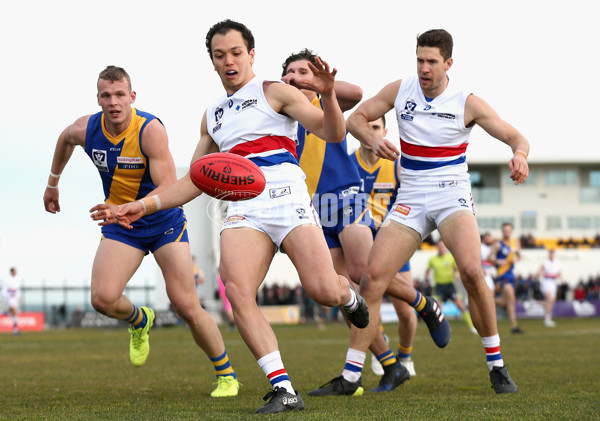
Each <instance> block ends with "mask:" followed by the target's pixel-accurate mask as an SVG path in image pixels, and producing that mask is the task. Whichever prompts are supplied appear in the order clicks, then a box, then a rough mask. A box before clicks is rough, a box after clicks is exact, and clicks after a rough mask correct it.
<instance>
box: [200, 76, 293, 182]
mask: <svg viewBox="0 0 600 421" xmlns="http://www.w3.org/2000/svg"><path fill="white" fill-rule="evenodd" d="M274 82H275V83H277V82H279V81H274ZM263 83H264V81H263V80H259V79H258V78H256V77H254V78H253V79H252V80H250V82H248V83H247V84H246V85H245V86H244V87H242V88H241V89H240V90H239V91H237V92H235V93H234V94H233V95H231V96H228V95H223V96H222V97H221V98H219V99H218V100H217V101H216V102H215V103H214V104H213V105H212V106H210V107H208V109H207V110H206V123H207V129H208V134H209V135H210V136H211V137H212V139H213V140H214V141H215V143H216V144H217V146H219V150H220V151H221V152H231V153H235V154H238V155H241V156H244V157H246V158H248V159H250V160H251V161H253V162H254V163H255V164H257V165H258V166H259V167H261V168H262V169H263V172H265V177H267V182H268V181H272V180H270V179H269V178H270V177H269V175H272V174H273V173H277V172H278V171H268V168H267V167H271V166H278V167H279V164H285V163H287V164H291V165H293V166H296V167H297V170H299V169H300V167H298V161H297V156H296V138H297V132H298V123H297V122H296V120H294V119H292V118H290V117H287V116H284V115H281V114H278V113H276V112H275V111H274V110H273V109H272V108H271V106H270V105H269V103H268V102H267V99H266V98H265V93H264V90H263ZM284 167H287V166H285V165H284ZM281 169H282V168H281V167H279V170H281ZM297 170H296V169H291V171H293V172H296V171H297ZM300 173H302V171H301V170H300ZM302 176H304V173H302Z"/></svg>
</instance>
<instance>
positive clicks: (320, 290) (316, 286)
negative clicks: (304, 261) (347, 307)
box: [305, 281, 345, 307]
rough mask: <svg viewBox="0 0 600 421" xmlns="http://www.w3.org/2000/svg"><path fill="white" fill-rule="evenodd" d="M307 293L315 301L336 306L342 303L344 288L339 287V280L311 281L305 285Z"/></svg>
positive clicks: (328, 305)
mask: <svg viewBox="0 0 600 421" xmlns="http://www.w3.org/2000/svg"><path fill="white" fill-rule="evenodd" d="M305 289H306V292H307V294H308V295H309V296H310V297H311V298H312V299H313V300H315V301H316V302H317V303H319V304H321V305H324V306H327V307H336V306H339V305H342V304H345V303H343V302H342V301H343V298H342V297H343V294H344V290H343V289H342V288H340V283H339V282H335V283H333V282H331V283H330V282H325V281H323V282H321V281H317V282H312V283H311V284H310V285H307V286H305Z"/></svg>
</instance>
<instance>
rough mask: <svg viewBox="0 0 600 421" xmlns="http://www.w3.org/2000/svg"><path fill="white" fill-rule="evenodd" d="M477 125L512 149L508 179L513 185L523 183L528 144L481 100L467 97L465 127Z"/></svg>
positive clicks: (526, 172)
mask: <svg viewBox="0 0 600 421" xmlns="http://www.w3.org/2000/svg"><path fill="white" fill-rule="evenodd" d="M474 124H477V125H479V126H480V127H481V128H482V129H483V130H485V131H486V132H487V133H488V134H489V135H490V136H492V137H495V138H496V139H498V140H500V141H501V142H504V143H506V144H507V145H508V146H510V148H511V149H512V152H513V156H512V158H511V159H510V161H508V167H509V168H510V179H511V180H513V181H514V182H515V184H520V183H523V182H524V181H525V180H526V179H527V177H528V175H529V166H528V165H527V156H528V155H529V142H528V141H527V139H526V138H525V136H523V135H522V134H521V133H520V132H519V131H518V130H517V129H515V128H514V127H513V126H511V125H510V124H509V123H507V122H506V121H504V120H502V119H501V118H500V116H499V115H498V113H497V112H496V111H495V110H494V109H493V108H492V107H490V106H489V105H488V103H487V102H485V101H484V100H483V99H481V98H479V97H477V96H475V95H469V97H468V98H467V102H466V104H465V125H466V126H467V127H469V126H472V125H474Z"/></svg>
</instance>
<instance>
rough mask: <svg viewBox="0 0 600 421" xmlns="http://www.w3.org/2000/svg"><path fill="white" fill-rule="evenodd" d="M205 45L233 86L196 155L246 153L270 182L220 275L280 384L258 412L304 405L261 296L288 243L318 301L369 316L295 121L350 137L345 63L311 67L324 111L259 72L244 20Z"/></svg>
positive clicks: (215, 31)
mask: <svg viewBox="0 0 600 421" xmlns="http://www.w3.org/2000/svg"><path fill="white" fill-rule="evenodd" d="M206 47H207V49H208V53H209V55H210V59H211V61H212V64H213V66H214V69H215V71H216V72H217V74H218V75H219V77H220V79H221V82H222V84H223V87H224V88H225V93H226V95H225V94H224V95H223V96H222V97H221V98H219V99H218V100H217V101H216V102H215V104H214V105H213V106H211V107H209V108H208V110H207V112H206V113H205V114H204V116H203V118H202V125H201V136H200V141H199V143H198V146H197V148H196V151H195V153H194V156H193V161H195V160H196V159H198V158H200V157H201V156H204V155H206V154H208V153H212V152H219V151H221V152H231V153H238V154H240V155H242V156H246V157H248V158H249V159H251V160H254V162H256V163H257V165H259V166H260V167H261V169H262V171H263V173H264V174H265V178H266V182H267V184H266V187H265V191H264V192H263V193H262V194H261V195H260V196H257V197H255V198H253V199H250V200H247V201H244V202H232V203H231V204H230V206H229V209H228V216H230V218H228V219H226V220H225V223H224V226H223V229H222V231H221V262H220V274H221V277H222V279H223V282H224V284H225V286H226V293H227V298H229V300H230V301H231V305H232V307H233V313H234V316H235V321H236V324H237V327H238V330H239V332H240V334H241V336H242V338H243V339H244V341H245V342H246V344H247V345H248V347H249V348H250V350H251V351H252V353H253V355H254V357H255V358H256V359H257V362H258V364H259V366H260V368H261V369H262V370H263V371H264V373H265V375H266V376H267V378H268V380H269V381H270V383H271V385H272V387H273V390H272V391H270V392H269V393H268V394H267V395H266V396H265V398H264V399H265V400H269V402H268V403H267V404H265V405H264V406H262V407H260V408H258V409H257V411H256V412H257V413H275V412H282V411H289V410H301V409H303V408H304V403H303V401H302V398H301V397H300V395H299V394H298V393H297V392H296V391H295V390H294V388H293V386H292V383H291V380H290V377H289V376H288V374H287V372H286V370H285V368H284V365H283V361H282V358H281V355H280V353H279V349H278V348H279V347H278V344H277V338H276V337H275V333H274V332H273V329H272V328H271V326H270V325H269V323H268V322H267V320H266V319H265V317H264V316H263V315H262V313H261V311H260V309H259V308H258V305H257V303H256V293H257V291H258V287H259V286H260V284H261V282H262V281H263V279H264V277H265V275H266V273H267V271H268V269H269V266H270V264H271V261H272V259H273V256H274V254H275V252H276V251H277V248H278V247H279V246H280V247H281V248H282V249H283V250H285V252H286V253H287V255H288V256H289V257H290V259H291V261H292V263H293V264H294V265H295V267H296V269H297V270H298V275H299V277H300V281H301V283H302V285H303V286H304V288H305V290H306V291H307V293H308V294H309V295H310V296H311V298H313V299H314V300H315V301H316V302H318V303H319V304H322V305H326V306H329V307H333V306H339V307H340V308H341V309H342V310H343V311H345V312H346V315H347V316H348V318H349V320H350V321H351V322H352V323H353V324H355V325H358V326H360V327H364V326H366V325H367V324H368V320H369V312H368V309H367V306H366V303H365V301H364V299H363V298H362V297H361V296H360V295H358V294H357V293H356V292H355V291H354V290H353V289H351V288H350V284H349V283H348V280H347V279H346V278H345V277H343V276H338V275H337V273H336V272H335V269H334V266H333V262H332V260H331V255H330V254H329V251H328V248H327V243H326V242H325V237H324V236H323V231H322V230H321V227H320V225H319V222H318V219H317V218H316V214H314V212H311V209H312V205H311V199H310V196H309V195H308V189H307V187H306V183H305V182H304V178H305V176H304V173H303V172H302V170H301V169H300V167H299V166H298V162H297V160H296V158H295V156H294V154H295V148H296V144H295V141H294V137H295V133H296V130H297V126H296V124H297V123H296V122H299V123H301V124H302V125H303V126H304V127H305V128H306V129H307V130H310V131H311V132H313V133H315V134H317V136H318V137H320V138H321V139H324V140H326V141H331V142H341V141H342V140H343V139H344V137H345V135H346V126H345V123H344V117H343V114H342V111H341V109H340V107H339V105H338V102H337V99H336V95H335V91H334V80H335V74H336V73H337V71H336V70H335V69H333V70H330V68H329V65H328V64H327V63H325V62H321V61H320V60H318V61H317V67H314V66H313V67H312V68H311V70H312V72H313V74H314V76H315V77H314V78H313V79H312V82H311V84H312V86H311V87H310V88H311V89H312V90H314V91H315V92H318V93H319V94H320V96H321V100H322V103H323V110H319V109H317V107H315V106H313V105H312V104H311V103H310V102H309V101H308V99H307V98H306V96H304V94H303V93H302V92H300V91H299V90H298V89H296V88H295V87H293V86H289V85H286V84H285V83H282V82H281V81H262V80H260V79H258V78H256V77H255V75H254V72H253V70H252V64H253V63H254V37H253V36H252V33H251V32H250V30H249V29H248V28H247V27H246V26H245V25H243V24H241V23H239V22H234V21H231V20H229V19H228V20H225V21H222V22H219V23H217V24H215V25H214V26H213V27H211V28H210V30H209V31H208V34H207V36H206ZM242 151H244V152H243V153H242ZM282 183H283V184H282ZM201 193H202V192H201V191H200V190H199V189H198V188H197V187H196V186H195V185H194V184H193V183H192V181H191V179H190V175H189V173H188V174H186V175H185V176H184V177H183V178H181V179H180V180H178V181H177V182H176V183H175V184H173V185H172V186H171V187H170V188H169V189H166V190H164V191H161V192H160V193H159V195H160V198H159V199H158V196H151V197H148V198H144V199H143V200H144V201H147V203H141V201H137V202H131V203H129V204H127V205H122V206H121V208H120V211H119V212H118V213H117V217H118V218H119V223H121V225H123V226H126V227H130V226H131V225H130V223H131V221H135V220H136V219H138V218H140V217H141V216H143V215H145V214H147V212H148V210H149V209H153V210H154V209H156V208H157V206H158V208H162V209H164V208H171V207H175V206H179V205H182V204H184V203H187V202H189V201H190V200H192V199H194V198H195V197H197V196H199V195H200V194H201ZM300 210H301V211H302V212H297V211H300ZM233 212H235V213H233Z"/></svg>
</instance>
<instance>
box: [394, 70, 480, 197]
mask: <svg viewBox="0 0 600 421" xmlns="http://www.w3.org/2000/svg"><path fill="white" fill-rule="evenodd" d="M468 96H469V94H468V93H465V92H462V91H461V90H459V89H458V88H457V87H456V86H454V84H453V83H452V82H451V81H448V86H447V87H446V89H445V90H444V92H443V93H442V94H441V95H439V96H438V97H436V98H433V99H432V100H430V101H428V100H427V99H426V98H425V95H424V94H423V91H422V90H421V86H420V85H419V79H418V77H417V76H412V77H409V78H407V79H403V80H402V82H401V83H400V89H399V90H398V96H397V97H396V101H395V103H394V108H395V110H396V117H397V118H398V133H399V135H400V150H401V154H402V156H401V160H400V165H401V167H402V170H401V177H400V179H401V183H402V186H403V187H405V186H410V185H414V186H423V185H424V184H432V183H439V182H440V181H448V180H452V181H457V182H458V181H469V174H468V173H467V163H466V151H467V145H468V143H469V134H470V133H471V128H467V127H465V117H464V114H465V103H466V100H467V97H468Z"/></svg>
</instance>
